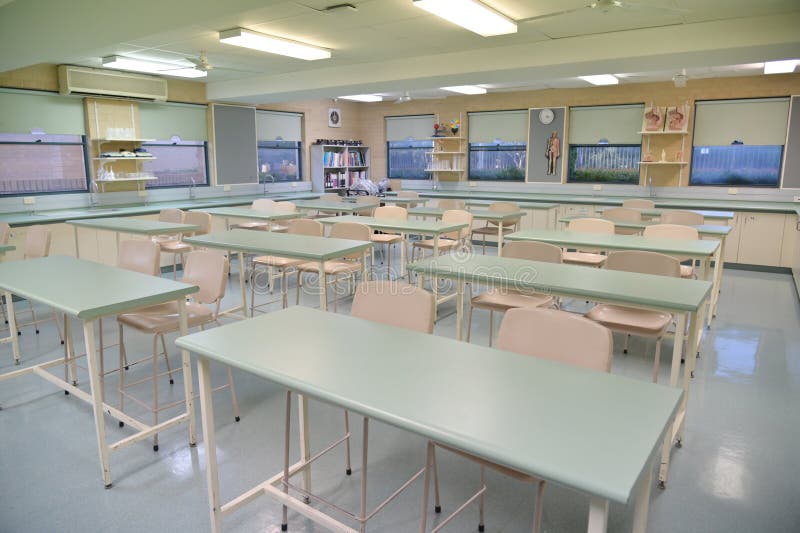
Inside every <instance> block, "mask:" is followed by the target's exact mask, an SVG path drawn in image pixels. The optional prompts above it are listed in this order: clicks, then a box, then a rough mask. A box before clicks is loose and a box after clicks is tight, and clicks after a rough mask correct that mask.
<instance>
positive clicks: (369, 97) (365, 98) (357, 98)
mask: <svg viewBox="0 0 800 533" xmlns="http://www.w3.org/2000/svg"><path fill="white" fill-rule="evenodd" d="M339 98H341V99H342V100H352V101H354V102H382V101H383V97H382V96H378V95H377V94H351V95H350V96H340V97H339Z"/></svg>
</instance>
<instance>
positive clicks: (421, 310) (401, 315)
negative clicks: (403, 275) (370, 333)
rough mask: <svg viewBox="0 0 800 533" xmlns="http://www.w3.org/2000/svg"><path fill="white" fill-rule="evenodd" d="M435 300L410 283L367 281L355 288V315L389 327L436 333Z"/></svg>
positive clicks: (431, 295) (352, 311) (352, 312)
mask: <svg viewBox="0 0 800 533" xmlns="http://www.w3.org/2000/svg"><path fill="white" fill-rule="evenodd" d="M433 310H434V297H433V294H431V293H430V292H428V291H426V290H424V289H421V288H419V287H416V286H414V285H410V284H408V283H404V282H399V281H389V280H376V281H365V282H363V283H361V284H360V285H359V286H358V287H356V292H355V295H354V296H353V306H352V308H351V310H350V314H351V315H352V316H355V317H358V318H363V319H365V320H371V321H373V322H380V323H382V324H388V325H390V326H397V327H399V328H405V329H411V330H414V331H419V332H422V333H433V317H434V313H433Z"/></svg>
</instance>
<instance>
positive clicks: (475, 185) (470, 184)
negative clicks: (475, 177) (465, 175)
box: [469, 181, 478, 187]
mask: <svg viewBox="0 0 800 533" xmlns="http://www.w3.org/2000/svg"><path fill="white" fill-rule="evenodd" d="M469 186H470V187H477V186H478V182H476V181H470V182H469Z"/></svg>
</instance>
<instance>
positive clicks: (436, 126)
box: [433, 122, 442, 137]
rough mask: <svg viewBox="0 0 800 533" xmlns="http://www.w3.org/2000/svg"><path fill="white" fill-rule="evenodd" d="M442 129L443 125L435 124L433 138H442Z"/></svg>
mask: <svg viewBox="0 0 800 533" xmlns="http://www.w3.org/2000/svg"><path fill="white" fill-rule="evenodd" d="M441 127H442V125H441V124H439V123H438V122H437V123H435V124H434V125H433V136H434V137H439V136H440V135H439V129H440V128H441Z"/></svg>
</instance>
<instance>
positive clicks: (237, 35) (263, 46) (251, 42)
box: [219, 28, 331, 61]
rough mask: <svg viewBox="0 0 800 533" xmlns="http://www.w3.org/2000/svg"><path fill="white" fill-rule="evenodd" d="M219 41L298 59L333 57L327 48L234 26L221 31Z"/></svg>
mask: <svg viewBox="0 0 800 533" xmlns="http://www.w3.org/2000/svg"><path fill="white" fill-rule="evenodd" d="M219 42H221V43H225V44H232V45H234V46H241V47H243V48H251V49H253V50H259V51H261V52H268V53H270V54H279V55H282V56H289V57H296V58H297V59H305V60H306V61H313V60H315V59H328V58H330V57H331V51H330V50H328V49H326V48H320V47H319V46H313V45H310V44H306V43H301V42H299V41H292V40H290V39H284V38H283V37H274V36H272V35H267V34H265V33H258V32H255V31H251V30H246V29H244V28H234V29H232V30H226V31H221V32H219Z"/></svg>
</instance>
